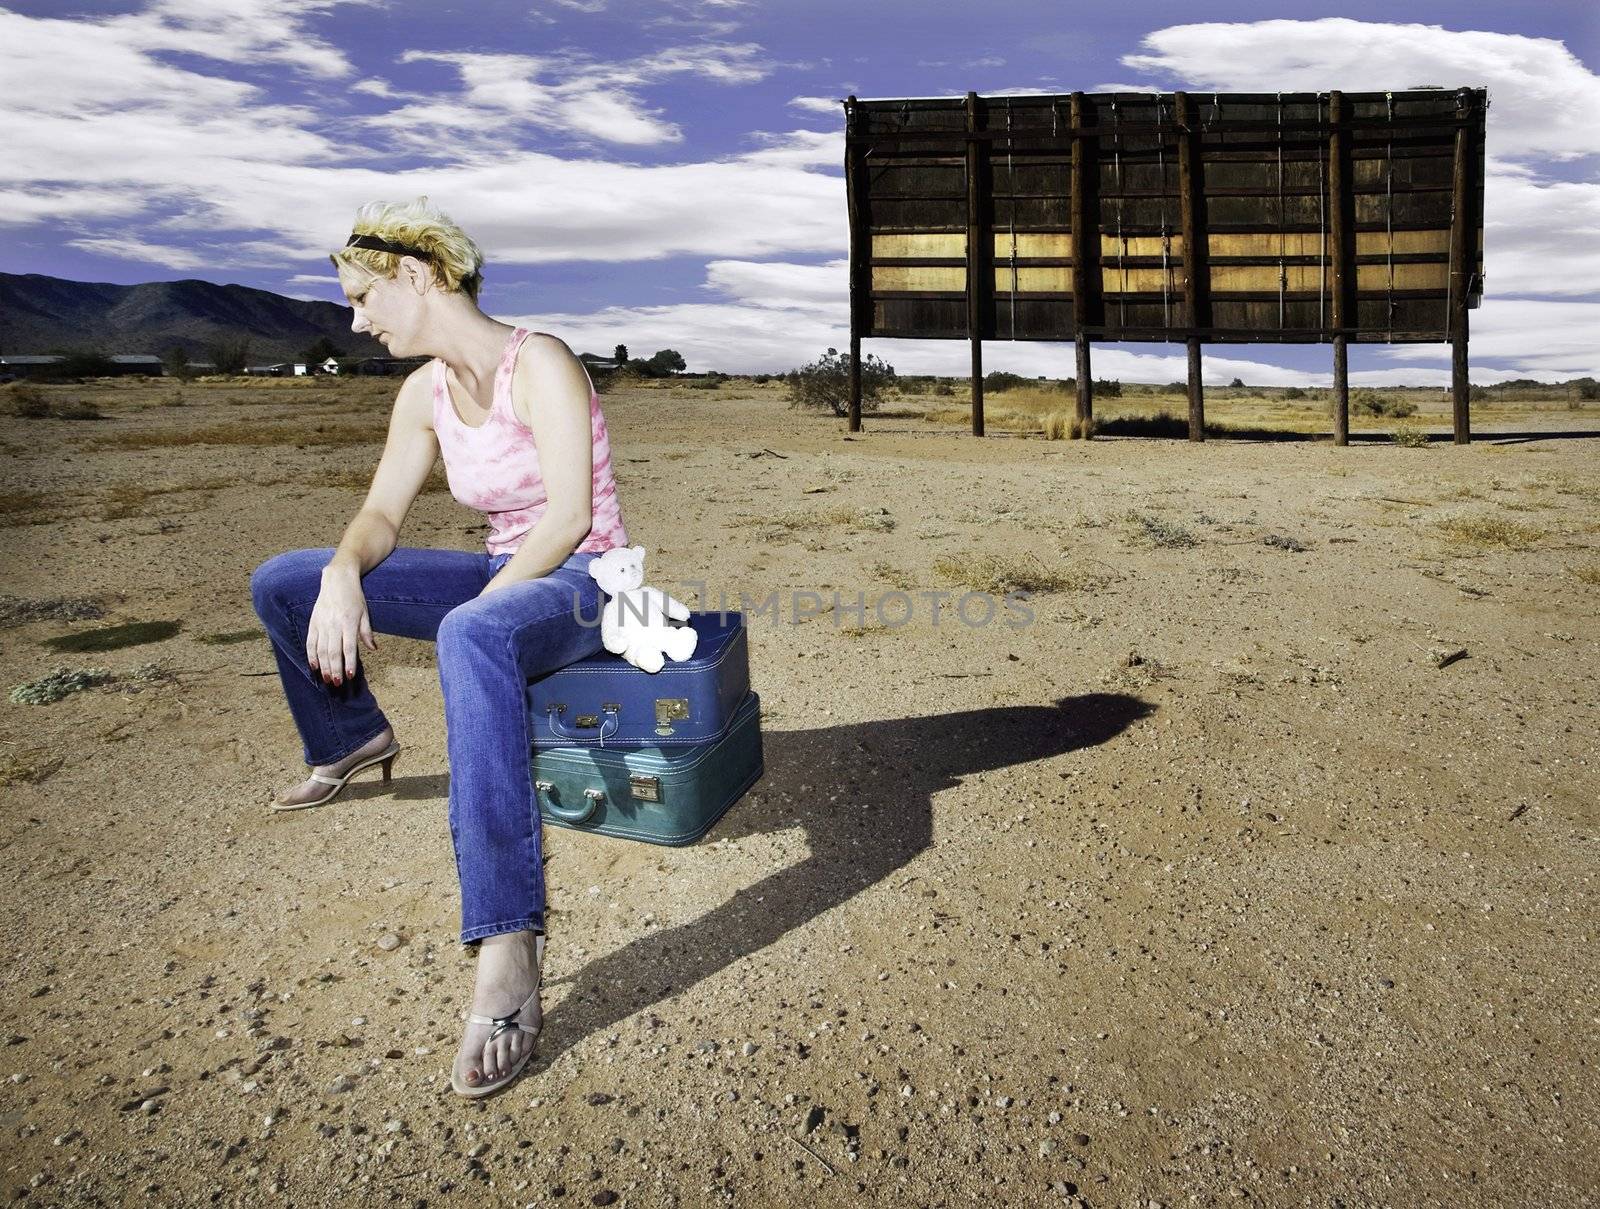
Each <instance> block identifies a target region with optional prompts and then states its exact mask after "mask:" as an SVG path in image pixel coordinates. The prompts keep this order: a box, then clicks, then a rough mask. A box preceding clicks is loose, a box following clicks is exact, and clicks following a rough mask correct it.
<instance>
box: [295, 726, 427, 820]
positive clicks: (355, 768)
mask: <svg viewBox="0 0 1600 1209" xmlns="http://www.w3.org/2000/svg"><path fill="white" fill-rule="evenodd" d="M399 754H400V744H399V743H395V742H391V743H390V744H389V746H388V747H386V748H384V750H382V751H380V752H377V753H375V754H373V755H370V756H367V757H366V758H365V759H361V760H357V761H356V762H355V763H354V764H352V765H351V766H350V767H349V768H347V769H345V770H344V772H343V774H342V775H340V776H337V777H330V776H326V775H324V774H323V773H320V772H314V773H312V774H311V776H310V779H311V780H313V781H317V782H319V783H321V784H323V785H327V786H328V787H329V789H328V792H327V793H325V794H323V795H322V796H321V797H320V798H312V799H311V800H310V801H309V802H284V801H281V800H280V801H275V802H273V803H272V809H274V810H304V809H305V808H306V807H308V806H321V805H322V804H323V803H324V802H331V801H333V799H334V798H336V797H338V796H339V794H340V793H342V792H343V791H344V787H345V786H346V785H347V784H349V782H350V778H351V777H353V776H355V775H356V773H358V772H360V771H361V770H362V769H363V768H371V767H372V766H373V765H374V764H382V765H383V781H384V784H388V783H389V781H390V779H391V777H392V774H393V772H394V761H395V757H396V756H398V755H399Z"/></svg>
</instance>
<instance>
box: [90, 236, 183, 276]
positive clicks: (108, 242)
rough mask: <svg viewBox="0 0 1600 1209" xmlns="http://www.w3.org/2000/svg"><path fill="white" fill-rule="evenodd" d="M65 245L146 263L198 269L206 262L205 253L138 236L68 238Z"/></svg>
mask: <svg viewBox="0 0 1600 1209" xmlns="http://www.w3.org/2000/svg"><path fill="white" fill-rule="evenodd" d="M67 246H68V247H73V248H81V249H82V250H83V251H85V252H94V253H96V254H97V255H100V256H111V257H114V258H116V259H119V260H137V261H143V262H145V263H147V264H159V265H163V266H165V267H166V268H169V269H198V268H203V267H205V266H206V265H207V264H208V263H209V262H208V261H207V260H206V258H205V257H203V256H201V255H199V254H198V253H196V252H194V251H192V250H191V249H189V248H175V247H171V246H169V245H166V244H153V243H145V242H144V241H142V240H138V239H118V238H116V237H115V236H109V235H108V236H95V237H85V238H83V239H69V240H67Z"/></svg>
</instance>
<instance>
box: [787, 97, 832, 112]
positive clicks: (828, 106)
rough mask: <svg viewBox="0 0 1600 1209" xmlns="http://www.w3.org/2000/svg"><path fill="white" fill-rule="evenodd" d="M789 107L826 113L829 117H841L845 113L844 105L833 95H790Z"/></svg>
mask: <svg viewBox="0 0 1600 1209" xmlns="http://www.w3.org/2000/svg"><path fill="white" fill-rule="evenodd" d="M789 107H790V108H791V109H799V110H802V111H803V112H805V113H824V114H827V115H828V116H829V117H839V116H840V115H842V114H843V113H844V106H843V105H842V104H840V103H839V102H838V101H836V100H834V99H833V98H832V97H790V98H789Z"/></svg>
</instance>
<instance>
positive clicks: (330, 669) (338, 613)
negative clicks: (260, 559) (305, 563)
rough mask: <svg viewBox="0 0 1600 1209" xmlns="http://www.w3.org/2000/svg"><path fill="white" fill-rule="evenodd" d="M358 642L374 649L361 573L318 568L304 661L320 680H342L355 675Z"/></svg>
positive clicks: (370, 649)
mask: <svg viewBox="0 0 1600 1209" xmlns="http://www.w3.org/2000/svg"><path fill="white" fill-rule="evenodd" d="M358 643H359V644H360V645H362V646H365V647H366V648H367V650H369V651H375V650H377V649H378V644H377V642H376V641H375V640H374V639H373V637H372V622H371V620H370V619H369V618H368V617H367V598H366V596H365V595H364V594H363V593H362V591H361V576H360V575H358V574H356V573H355V572H353V571H348V570H343V569H340V568H335V567H332V566H330V567H328V568H326V569H324V571H323V572H322V591H321V592H319V593H318V594H317V603H316V604H315V605H313V606H312V609H311V623H310V625H308V626H307V627H306V661H307V662H308V663H310V664H311V670H312V671H314V672H320V673H321V674H322V679H323V681H324V682H326V683H328V684H343V683H344V682H345V681H346V680H353V679H354V678H355V674H356V646H357V644H358Z"/></svg>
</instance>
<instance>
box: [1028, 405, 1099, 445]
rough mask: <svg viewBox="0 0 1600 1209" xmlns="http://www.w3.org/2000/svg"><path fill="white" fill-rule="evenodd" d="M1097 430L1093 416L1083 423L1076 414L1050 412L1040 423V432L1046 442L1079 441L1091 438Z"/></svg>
mask: <svg viewBox="0 0 1600 1209" xmlns="http://www.w3.org/2000/svg"><path fill="white" fill-rule="evenodd" d="M1097 428H1098V425H1097V424H1096V423H1095V420H1094V417H1093V416H1091V417H1090V418H1089V419H1088V421H1087V422H1085V421H1083V420H1080V419H1079V418H1078V416H1077V413H1076V412H1066V411H1052V412H1048V413H1046V415H1045V417H1044V419H1043V420H1041V421H1040V431H1041V432H1042V433H1043V435H1044V439H1045V440H1047V441H1081V440H1083V439H1084V438H1085V437H1092V436H1093V435H1094V434H1095V431H1096V429H1097Z"/></svg>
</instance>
